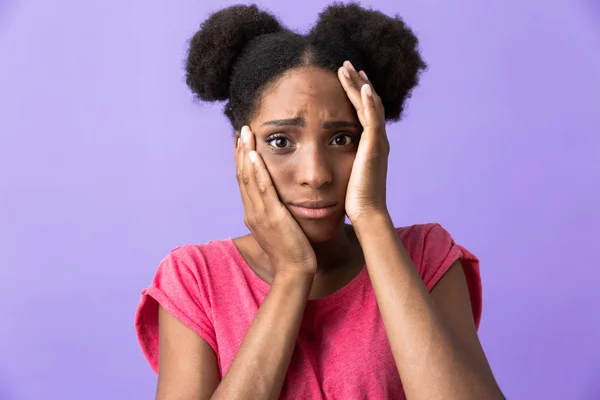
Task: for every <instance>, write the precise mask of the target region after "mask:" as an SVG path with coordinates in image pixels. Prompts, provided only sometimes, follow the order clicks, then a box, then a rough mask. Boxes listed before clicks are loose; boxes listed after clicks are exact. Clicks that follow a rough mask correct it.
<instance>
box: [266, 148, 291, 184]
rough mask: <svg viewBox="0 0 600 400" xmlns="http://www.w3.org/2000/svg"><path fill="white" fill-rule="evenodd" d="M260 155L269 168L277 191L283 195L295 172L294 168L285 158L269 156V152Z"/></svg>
mask: <svg viewBox="0 0 600 400" xmlns="http://www.w3.org/2000/svg"><path fill="white" fill-rule="evenodd" d="M259 154H260V155H261V157H262V158H263V161H264V162H265V165H266V166H267V170H268V171H269V175H270V176H271V180H272V181H273V185H274V186H275V189H276V190H277V192H278V193H280V194H281V192H282V190H283V188H284V187H285V186H286V185H287V182H289V180H290V173H291V171H293V168H292V167H291V166H290V165H289V163H287V162H286V161H285V158H284V157H278V156H275V155H273V154H269V153H268V151H265V152H259Z"/></svg>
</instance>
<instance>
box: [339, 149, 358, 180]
mask: <svg viewBox="0 0 600 400" xmlns="http://www.w3.org/2000/svg"><path fill="white" fill-rule="evenodd" d="M355 158H356V153H353V154H352V155H347V156H345V157H340V158H339V160H338V164H337V175H338V179H339V180H340V181H341V182H343V183H344V186H347V185H348V181H349V180H350V175H351V174H352V166H353V165H354V159H355Z"/></svg>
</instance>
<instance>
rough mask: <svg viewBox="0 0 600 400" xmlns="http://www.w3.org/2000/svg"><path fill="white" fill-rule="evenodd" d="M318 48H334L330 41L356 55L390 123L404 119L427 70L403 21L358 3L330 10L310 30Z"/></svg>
mask: <svg viewBox="0 0 600 400" xmlns="http://www.w3.org/2000/svg"><path fill="white" fill-rule="evenodd" d="M311 35H312V37H313V42H314V43H315V45H317V46H322V47H327V46H331V45H332V44H331V42H332V40H331V38H333V37H335V38H338V40H336V41H334V42H337V43H343V45H344V48H346V49H349V50H351V51H348V55H347V57H348V59H350V57H352V56H354V55H356V56H358V59H357V60H352V59H351V61H352V62H355V64H356V68H360V69H364V70H365V72H366V73H367V75H368V76H369V80H370V81H371V83H372V84H373V87H374V88H375V90H377V93H378V94H379V96H380V97H381V100H382V102H383V106H384V107H385V118H386V119H387V120H398V119H399V118H400V117H401V114H402V111H403V107H404V100H406V98H408V97H410V92H411V90H412V89H413V88H414V87H415V86H416V85H417V84H418V81H419V74H420V72H421V71H422V70H424V69H426V67H427V66H426V64H425V63H424V62H423V60H422V59H421V55H420V54H419V51H418V39H417V37H416V36H415V35H414V33H413V32H412V30H411V29H410V28H409V27H408V26H407V25H406V24H405V23H404V21H403V20H402V19H401V18H400V17H399V16H396V17H394V18H392V17H389V16H387V15H385V14H383V13H381V12H379V11H374V10H369V9H365V8H362V7H360V6H359V5H358V4H355V3H350V4H347V5H340V4H335V5H332V6H329V7H327V8H326V9H325V10H324V11H323V12H322V13H321V14H319V20H318V22H317V24H316V25H315V26H314V28H313V29H312V30H311Z"/></svg>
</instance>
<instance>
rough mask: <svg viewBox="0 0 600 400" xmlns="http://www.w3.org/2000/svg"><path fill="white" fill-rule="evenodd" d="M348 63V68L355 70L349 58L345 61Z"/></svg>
mask: <svg viewBox="0 0 600 400" xmlns="http://www.w3.org/2000/svg"><path fill="white" fill-rule="evenodd" d="M346 62H347V63H348V68H350V69H351V70H352V71H355V72H356V68H354V65H352V63H351V62H350V60H348V61H346Z"/></svg>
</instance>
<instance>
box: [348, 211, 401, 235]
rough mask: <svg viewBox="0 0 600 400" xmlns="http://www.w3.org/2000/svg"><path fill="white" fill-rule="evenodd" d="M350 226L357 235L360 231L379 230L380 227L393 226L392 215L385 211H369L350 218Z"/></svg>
mask: <svg viewBox="0 0 600 400" xmlns="http://www.w3.org/2000/svg"><path fill="white" fill-rule="evenodd" d="M350 222H352V226H353V227H354V230H355V232H356V233H357V235H358V236H360V235H361V232H362V233H371V232H381V231H382V229H388V228H392V229H393V228H394V223H393V222H392V217H391V216H390V214H389V212H387V210H386V211H371V212H368V213H364V214H361V215H360V216H359V217H357V218H354V219H351V220H350Z"/></svg>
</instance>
